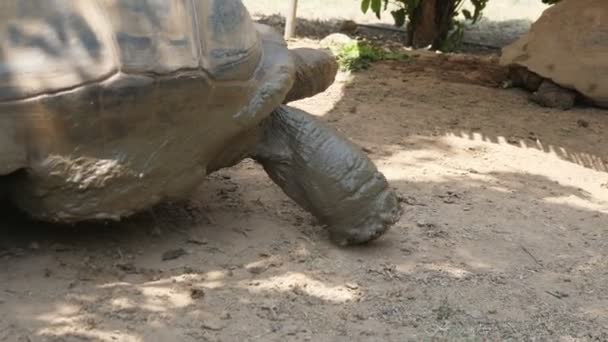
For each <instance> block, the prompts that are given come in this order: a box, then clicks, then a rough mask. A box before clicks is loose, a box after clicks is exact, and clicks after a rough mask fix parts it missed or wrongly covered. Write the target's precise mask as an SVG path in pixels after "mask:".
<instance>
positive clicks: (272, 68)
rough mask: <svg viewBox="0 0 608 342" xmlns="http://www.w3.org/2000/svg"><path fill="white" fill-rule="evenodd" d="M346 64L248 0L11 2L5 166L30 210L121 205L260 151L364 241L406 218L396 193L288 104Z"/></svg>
mask: <svg viewBox="0 0 608 342" xmlns="http://www.w3.org/2000/svg"><path fill="white" fill-rule="evenodd" d="M23 61H25V63H24V62H23ZM29 61H31V62H29ZM34 61H35V62H34ZM336 72H337V65H336V62H335V60H334V59H333V57H331V56H329V55H328V54H326V53H325V52H321V51H315V50H310V49H298V50H292V51H289V50H287V48H286V45H285V43H284V41H283V40H282V38H281V37H280V36H278V35H277V34H276V33H275V32H273V31H272V30H270V29H269V28H268V27H265V26H260V25H254V24H253V23H252V22H251V19H250V17H249V15H248V13H247V12H246V10H245V9H244V7H243V6H242V4H241V3H240V1H238V0H195V1H190V0H175V1H173V2H150V1H144V0H121V1H114V0H106V1H104V2H97V1H93V0H91V1H82V0H19V1H17V0H9V1H5V2H2V3H0V175H4V177H3V184H6V187H7V189H8V192H9V195H8V196H9V199H10V200H11V201H13V202H14V203H15V204H16V205H17V206H19V207H20V208H21V209H23V210H24V211H26V212H27V213H29V214H30V215H31V216H33V217H35V218H38V219H42V220H46V221H53V222H63V223H73V222H80V221H88V220H95V219H116V220H118V219H121V218H123V217H126V216H129V215H131V214H133V213H135V212H137V211H140V210H144V209H147V208H150V207H151V206H152V205H154V204H156V203H158V202H160V201H162V200H164V199H167V198H179V197H184V196H187V195H188V193H189V191H191V190H192V189H195V188H196V186H197V185H198V184H200V183H201V182H202V180H203V178H204V177H205V176H206V175H207V174H209V173H211V172H214V171H216V170H218V169H221V168H224V167H228V166H231V165H234V164H237V163H238V162H240V161H241V160H243V159H244V158H253V159H255V160H256V161H258V162H259V163H261V164H262V165H263V166H264V169H265V170H266V171H267V173H268V174H269V176H270V177H271V178H272V179H273V180H274V182H275V183H276V184H278V185H279V186H280V187H281V188H282V189H283V190H284V191H285V193H286V194H287V195H288V196H289V197H291V198H292V199H293V200H294V201H295V202H297V203H298V204H300V205H301V206H302V207H303V208H305V209H306V210H308V211H310V212H311V213H312V214H313V215H315V216H316V217H317V218H318V219H319V221H320V222H321V223H323V224H325V225H326V226H327V229H328V230H329V232H330V233H331V236H332V238H333V239H334V240H335V241H336V242H337V243H339V244H341V245H346V244H356V243H364V242H367V241H370V240H372V239H375V238H377V237H378V236H380V235H382V233H384V232H385V231H386V230H387V229H388V228H389V227H390V226H391V225H392V224H393V223H394V222H396V220H397V219H398V217H399V205H398V201H397V198H396V196H395V194H394V193H393V192H392V190H391V189H390V187H389V185H388V183H387V181H386V179H385V178H384V176H383V175H382V174H380V173H379V172H378V170H377V169H376V167H375V166H374V165H373V163H372V162H371V161H370V159H369V158H367V156H365V154H364V153H363V152H362V151H361V150H360V149H359V148H358V147H357V146H355V145H354V144H352V143H351V142H349V141H348V139H346V138H345V137H343V136H341V135H340V134H338V133H337V132H336V131H335V130H333V129H331V128H330V127H328V126H326V125H325V124H324V123H322V122H320V121H319V120H318V119H316V118H315V117H313V116H311V115H309V114H307V113H304V112H302V111H299V110H296V109H294V108H290V107H288V106H285V105H282V104H285V103H288V102H291V101H295V100H298V99H302V98H305V97H309V96H313V95H315V94H317V93H319V92H322V91H324V90H325V89H326V88H327V87H328V86H329V85H331V83H332V82H333V80H334V77H335V75H336Z"/></svg>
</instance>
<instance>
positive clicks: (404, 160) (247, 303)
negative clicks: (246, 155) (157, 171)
mask: <svg viewBox="0 0 608 342" xmlns="http://www.w3.org/2000/svg"><path fill="white" fill-rule="evenodd" d="M296 44H300V45H302V44H308V45H314V44H315V43H314V42H311V41H308V42H306V41H305V42H297V43H296ZM503 77H504V71H503V70H502V69H500V68H499V67H497V66H496V64H495V58H492V57H487V56H486V57H479V56H478V57H473V56H457V55H452V56H448V55H425V54H422V55H421V56H419V57H414V58H411V59H409V60H407V61H401V62H382V63H378V64H375V65H374V66H373V67H372V68H371V69H370V70H368V71H364V72H359V73H353V74H340V75H339V77H338V80H337V82H336V83H335V85H334V86H332V88H331V89H329V90H328V91H327V92H326V93H324V94H321V95H318V96H316V97H315V98H312V99H307V100H304V101H300V102H298V103H295V104H294V105H295V106H297V107H300V108H303V109H306V110H308V111H310V112H312V113H314V114H315V115H318V116H319V117H320V118H321V119H322V120H323V121H326V122H328V123H330V124H331V125H333V126H335V127H336V128H337V129H338V130H339V131H341V132H342V133H343V134H345V135H347V136H348V137H350V138H352V139H353V140H355V141H356V142H357V143H359V144H360V145H361V146H363V147H364V150H365V151H366V152H368V153H369V155H370V156H371V157H372V158H373V159H374V160H375V161H376V162H377V164H378V166H379V168H380V169H381V170H382V171H383V172H384V173H385V174H386V176H387V178H388V179H389V181H390V183H391V184H392V186H393V187H394V188H395V189H396V191H398V193H399V194H400V195H401V198H402V202H403V203H402V205H403V217H402V218H401V220H400V221H399V222H398V223H397V225H396V226H395V227H394V228H393V229H392V230H390V232H389V233H387V234H386V235H385V236H383V237H382V238H381V239H380V240H378V241H376V242H374V243H372V244H369V245H367V246H360V247H352V248H338V247H336V246H335V245H332V244H331V243H330V242H329V241H328V239H327V234H326V232H325V231H324V229H323V228H322V227H318V226H316V225H315V224H314V221H313V220H312V219H311V217H310V216H309V215H308V214H306V213H304V212H303V211H301V210H300V209H299V208H298V207H297V206H296V205H294V203H293V202H292V201H290V200H289V199H288V198H287V197H286V196H285V195H283V194H282V193H281V191H280V190H279V189H278V188H277V187H276V186H275V185H273V183H271V181H270V180H269V179H268V178H267V177H266V175H265V174H264V171H263V170H262V169H261V168H260V167H259V166H258V165H256V164H255V163H253V162H251V161H245V162H243V163H242V164H240V165H239V166H237V167H234V168H232V169H228V170H225V171H222V172H220V173H218V174H215V175H213V176H211V177H209V179H208V180H207V181H206V182H205V184H201V186H200V188H199V189H198V190H197V191H196V192H195V194H194V195H193V196H192V197H191V198H189V199H188V200H186V201H185V202H183V203H172V204H165V205H162V206H160V207H158V208H155V209H154V210H151V211H150V212H147V213H143V214H141V215H140V216H138V217H136V218H133V219H130V220H128V221H126V222H123V223H120V224H108V225H101V224H100V225H82V226H78V227H63V228H61V227H53V226H50V225H45V224H38V223H33V222H28V221H26V220H25V219H23V218H21V217H19V216H18V215H15V214H13V213H12V212H10V211H5V212H4V213H3V214H2V219H1V220H2V221H1V226H0V227H1V228H0V230H1V233H2V239H1V240H0V341H32V342H34V341H349V342H350V341H423V340H428V341H431V340H433V341H434V340H437V341H443V340H458V341H460V340H484V341H503V340H513V341H522V340H527V341H532V340H534V341H606V340H608V290H607V286H608V285H607V284H608V254H607V251H608V138H607V136H608V135H607V134H608V113H607V111H605V110H600V109H594V108H584V107H577V108H575V109H573V110H570V111H560V110H553V109H546V108H541V107H538V106H537V105H535V104H532V103H530V102H529V101H528V99H527V97H528V94H527V93H525V92H524V91H520V90H516V89H509V90H505V89H501V88H500V87H498V85H499V84H500V81H502V79H503Z"/></svg>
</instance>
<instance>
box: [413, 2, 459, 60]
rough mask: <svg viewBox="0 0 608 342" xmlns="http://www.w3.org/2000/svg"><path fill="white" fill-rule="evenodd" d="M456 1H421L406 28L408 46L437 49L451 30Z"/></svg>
mask: <svg viewBox="0 0 608 342" xmlns="http://www.w3.org/2000/svg"><path fill="white" fill-rule="evenodd" d="M455 7H456V0H422V3H421V4H420V6H418V8H416V10H415V11H414V13H413V15H411V16H410V22H409V23H408V27H407V35H408V45H410V46H412V47H414V48H425V47H427V46H431V47H432V48H433V49H438V48H440V47H441V44H442V43H443V42H444V41H445V39H446V38H447V36H448V33H449V31H450V29H451V28H452V21H453V13H454V10H455Z"/></svg>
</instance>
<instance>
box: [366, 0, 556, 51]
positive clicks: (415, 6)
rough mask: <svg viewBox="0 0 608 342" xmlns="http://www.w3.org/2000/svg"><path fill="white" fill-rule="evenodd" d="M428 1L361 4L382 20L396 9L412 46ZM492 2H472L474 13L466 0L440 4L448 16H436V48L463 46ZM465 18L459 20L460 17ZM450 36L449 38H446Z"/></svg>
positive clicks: (444, 0) (551, 0)
mask: <svg viewBox="0 0 608 342" xmlns="http://www.w3.org/2000/svg"><path fill="white" fill-rule="evenodd" d="M425 1H430V0H361V10H362V11H363V13H367V12H368V11H370V10H371V11H372V12H373V13H375V14H376V16H377V17H378V18H379V19H380V18H381V15H382V13H383V12H385V11H387V10H388V9H389V5H390V4H392V5H393V6H392V7H394V8H395V9H393V10H391V15H392V17H393V19H394V22H395V25H396V26H397V27H403V26H405V25H406V24H407V34H408V43H409V44H412V45H415V44H413V42H414V38H413V37H414V35H415V34H416V30H417V28H418V25H419V24H420V23H421V21H422V20H425V19H426V20H427V22H426V23H427V24H428V18H422V6H423V4H424V3H425ZM488 1H489V0H470V2H471V4H472V5H473V10H472V11H471V10H468V9H463V8H462V7H463V5H464V3H465V0H437V2H436V3H435V5H436V6H443V8H444V9H447V11H446V12H443V13H440V12H437V13H435V15H436V17H435V18H433V19H434V24H435V25H436V26H437V30H436V35H437V36H436V37H435V38H436V40H435V41H434V42H433V44H432V45H433V47H434V48H438V49H441V50H444V51H450V50H453V49H455V48H456V47H458V45H460V44H461V43H462V38H463V35H464V29H465V25H466V24H467V23H468V24H475V23H476V22H478V21H479V19H481V17H482V13H483V10H484V9H485V7H486V5H487V4H488ZM541 1H542V2H543V3H545V4H549V5H553V4H556V3H558V2H560V1H561V0H541ZM460 15H462V17H463V18H464V20H459V19H458V17H460ZM446 33H447V34H446Z"/></svg>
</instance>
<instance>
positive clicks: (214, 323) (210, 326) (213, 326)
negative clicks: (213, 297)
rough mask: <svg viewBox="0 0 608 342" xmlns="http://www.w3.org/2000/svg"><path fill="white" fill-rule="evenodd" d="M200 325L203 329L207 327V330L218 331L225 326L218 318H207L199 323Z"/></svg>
mask: <svg viewBox="0 0 608 342" xmlns="http://www.w3.org/2000/svg"><path fill="white" fill-rule="evenodd" d="M201 327H202V328H203V329H207V330H212V331H220V330H222V329H224V327H225V326H224V324H223V323H222V322H221V321H219V320H215V319H208V320H205V321H203V323H202V324H201Z"/></svg>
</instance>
